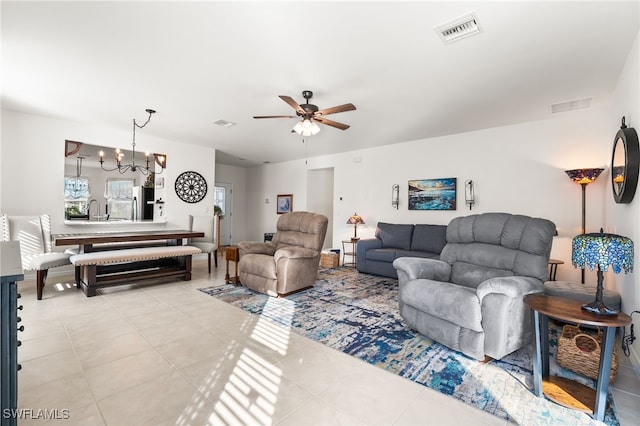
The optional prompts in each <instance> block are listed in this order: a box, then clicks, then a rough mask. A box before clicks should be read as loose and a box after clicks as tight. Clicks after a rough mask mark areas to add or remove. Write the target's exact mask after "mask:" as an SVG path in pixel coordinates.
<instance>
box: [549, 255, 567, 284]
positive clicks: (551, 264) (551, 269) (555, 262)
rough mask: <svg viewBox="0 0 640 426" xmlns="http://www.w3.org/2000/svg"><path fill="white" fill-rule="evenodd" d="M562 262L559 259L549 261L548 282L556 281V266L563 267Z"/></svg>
mask: <svg viewBox="0 0 640 426" xmlns="http://www.w3.org/2000/svg"><path fill="white" fill-rule="evenodd" d="M563 264H564V261H563V260H559V259H549V281H555V280H556V274H557V273H558V265H563Z"/></svg>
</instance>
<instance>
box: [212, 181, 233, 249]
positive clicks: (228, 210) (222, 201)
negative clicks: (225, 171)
mask: <svg viewBox="0 0 640 426" xmlns="http://www.w3.org/2000/svg"><path fill="white" fill-rule="evenodd" d="M213 204H214V206H217V207H220V210H221V211H222V216H223V217H224V219H223V220H221V221H220V236H219V239H220V243H219V245H220V246H230V245H231V241H232V239H231V238H232V235H231V234H232V230H233V184H231V183H225V182H216V184H215V188H214V200H213Z"/></svg>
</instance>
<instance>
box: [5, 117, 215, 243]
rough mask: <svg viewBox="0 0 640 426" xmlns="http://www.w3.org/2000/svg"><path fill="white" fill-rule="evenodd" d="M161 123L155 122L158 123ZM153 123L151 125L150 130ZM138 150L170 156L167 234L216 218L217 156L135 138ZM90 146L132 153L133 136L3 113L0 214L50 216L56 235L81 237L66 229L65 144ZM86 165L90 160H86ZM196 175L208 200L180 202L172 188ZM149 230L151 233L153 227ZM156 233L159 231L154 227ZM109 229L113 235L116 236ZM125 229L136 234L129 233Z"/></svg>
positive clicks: (194, 147)
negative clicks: (196, 218) (199, 217)
mask: <svg viewBox="0 0 640 426" xmlns="http://www.w3.org/2000/svg"><path fill="white" fill-rule="evenodd" d="M159 118H160V117H155V119H156V120H157V119H159ZM152 124H153V123H151V125H152ZM136 136H137V137H136V139H137V141H136V146H137V148H139V149H140V150H141V151H144V150H146V149H149V150H151V151H154V152H163V153H166V154H167V169H166V170H165V172H164V173H163V174H162V175H161V176H162V177H164V179H165V185H166V186H167V190H166V192H165V193H166V204H165V215H166V220H167V223H166V225H162V227H166V228H167V229H186V228H187V227H188V225H189V223H188V216H189V215H190V214H194V215H196V214H212V213H213V185H214V176H215V150H214V149H213V148H209V147H202V146H197V145H188V144H185V143H176V142H173V141H170V140H166V139H160V138H154V137H152V136H149V135H148V134H146V135H144V136H143V135H142V134H141V133H138V134H136ZM65 139H70V140H74V141H81V142H87V143H91V144H95V145H103V146H106V147H113V148H116V147H117V146H120V147H123V148H127V149H129V148H130V144H131V134H130V133H129V132H121V131H118V130H115V129H108V128H98V127H94V126H88V125H84V124H79V123H75V122H69V121H64V120H57V119H52V118H46V117H41V116H36V115H29V114H22V113H18V112H14V111H7V110H2V144H1V150H0V164H1V165H2V168H1V171H0V211H2V213H7V214H11V215H31V214H41V213H49V214H50V215H51V219H52V229H53V232H54V233H62V232H82V231H86V230H87V228H84V227H83V229H82V231H79V230H78V227H76V226H73V227H72V226H65V225H64V195H63V182H64V141H65ZM85 161H88V160H85ZM189 170H193V171H196V172H198V173H200V174H201V175H203V176H204V178H205V179H206V181H207V184H208V185H209V186H210V190H209V191H208V192H207V195H206V197H205V199H204V200H202V201H200V202H198V203H195V204H189V203H185V202H183V201H181V200H180V199H179V198H178V197H177V195H176V194H175V191H174V190H173V186H174V183H175V180H176V178H177V177H178V175H179V174H180V173H182V172H184V171H189ZM139 226H145V229H150V226H153V225H139ZM156 227H159V225H158V226H156ZM116 229H119V228H116V227H115V226H109V230H116ZM126 229H135V228H132V227H127V228H126Z"/></svg>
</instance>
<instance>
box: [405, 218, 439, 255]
mask: <svg viewBox="0 0 640 426" xmlns="http://www.w3.org/2000/svg"><path fill="white" fill-rule="evenodd" d="M445 244H447V225H416V226H415V228H414V229H413V237H412V238H411V250H414V251H426V252H431V253H438V254H440V252H442V249H443V248H444V246H445Z"/></svg>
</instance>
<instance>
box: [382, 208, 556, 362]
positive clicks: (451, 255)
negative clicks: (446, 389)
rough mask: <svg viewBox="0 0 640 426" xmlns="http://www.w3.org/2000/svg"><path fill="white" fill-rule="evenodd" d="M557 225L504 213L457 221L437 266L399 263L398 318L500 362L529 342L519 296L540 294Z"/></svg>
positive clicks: (460, 348)
mask: <svg viewBox="0 0 640 426" xmlns="http://www.w3.org/2000/svg"><path fill="white" fill-rule="evenodd" d="M554 232H555V225H554V224H553V223H552V222H550V221H548V220H546V219H537V218H531V217H528V216H522V215H512V214H508V213H484V214H480V215H471V216H467V217H459V218H455V219H453V220H452V221H451V223H449V226H448V227H447V244H446V245H445V247H444V249H443V250H442V253H441V254H440V260H435V259H419V258H408V257H404V258H399V259H396V260H395V261H394V263H393V266H394V267H395V268H396V269H397V270H398V284H399V303H400V315H401V316H402V318H403V319H404V320H405V322H406V323H407V324H408V325H409V327H411V328H412V329H415V330H417V331H418V332H419V333H420V334H423V335H425V336H427V337H429V338H430V339H433V340H435V341H437V342H440V343H442V344H443V345H445V346H448V347H450V348H451V349H454V350H456V351H459V352H462V353H464V354H465V355H467V356H470V357H472V358H475V359H478V360H483V359H485V356H489V357H491V358H495V359H500V358H502V357H504V356H505V355H507V354H509V353H511V352H513V351H515V350H517V349H519V348H520V347H522V346H524V345H526V344H527V343H528V342H529V341H530V340H531V336H532V328H531V313H530V312H529V309H528V308H527V307H526V305H525V304H524V302H523V298H524V296H525V295H527V294H530V293H540V292H542V291H543V288H544V281H545V280H546V277H547V274H548V272H547V263H548V261H549V254H550V252H551V243H552V240H553V234H554Z"/></svg>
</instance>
